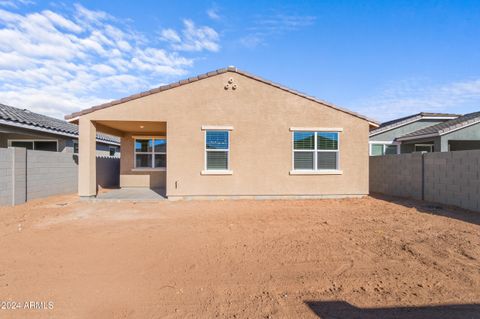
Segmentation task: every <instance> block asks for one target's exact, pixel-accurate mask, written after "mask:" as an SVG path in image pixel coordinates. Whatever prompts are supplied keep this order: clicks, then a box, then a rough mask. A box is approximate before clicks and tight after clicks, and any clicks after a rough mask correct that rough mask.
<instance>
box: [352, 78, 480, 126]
mask: <svg viewBox="0 0 480 319" xmlns="http://www.w3.org/2000/svg"><path fill="white" fill-rule="evenodd" d="M354 104H355V107H354V108H355V109H356V110H358V111H359V112H361V113H363V114H366V115H369V116H371V117H373V118H376V119H378V120H381V121H385V120H391V119H395V118H399V117H402V116H406V115H411V114H415V113H419V112H447V113H464V112H468V111H466V110H471V109H472V108H474V109H475V111H478V110H480V79H469V80H464V81H456V82H450V83H444V84H440V85H438V84H437V85H433V84H430V83H429V82H428V81H426V80H422V79H409V80H405V81H400V82H396V83H392V84H390V85H388V86H387V87H386V88H384V89H383V90H382V91H381V92H380V93H379V94H377V95H376V96H372V97H370V98H368V99H365V100H362V101H357V102H356V103H354Z"/></svg>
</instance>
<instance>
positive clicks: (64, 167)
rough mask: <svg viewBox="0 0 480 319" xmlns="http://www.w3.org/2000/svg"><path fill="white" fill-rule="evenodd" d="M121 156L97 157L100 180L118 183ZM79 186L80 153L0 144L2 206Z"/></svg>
mask: <svg viewBox="0 0 480 319" xmlns="http://www.w3.org/2000/svg"><path fill="white" fill-rule="evenodd" d="M119 177H120V158H114V157H97V183H98V185H100V186H102V187H109V186H117V185H118V184H119ZM77 190H78V155H75V154H72V153H65V152H46V151H32V150H26V149H24V148H0V206H4V205H17V204H22V203H25V202H26V201H28V200H31V199H35V198H42V197H47V196H52V195H60V194H69V193H76V192H77Z"/></svg>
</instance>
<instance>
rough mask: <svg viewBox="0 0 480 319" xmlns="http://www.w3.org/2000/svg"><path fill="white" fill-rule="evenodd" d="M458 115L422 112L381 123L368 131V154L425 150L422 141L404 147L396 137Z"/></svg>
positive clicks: (376, 154)
mask: <svg viewBox="0 0 480 319" xmlns="http://www.w3.org/2000/svg"><path fill="white" fill-rule="evenodd" d="M459 116H460V115H458V114H445V113H425V112H422V113H418V114H414V115H410V116H407V117H402V118H399V119H396V120H393V121H388V122H385V123H382V124H381V125H380V127H378V128H375V129H373V130H371V131H370V138H369V152H370V155H372V156H378V155H386V154H400V153H411V152H414V151H425V150H427V148H426V147H424V145H423V143H417V145H415V144H414V145H413V146H406V147H404V146H401V144H402V143H401V142H400V141H399V140H398V138H399V137H402V136H404V135H406V134H409V133H412V132H415V131H418V130H421V129H424V128H426V127H431V126H433V125H436V124H440V123H444V122H447V121H449V120H452V119H456V118H457V117H459Z"/></svg>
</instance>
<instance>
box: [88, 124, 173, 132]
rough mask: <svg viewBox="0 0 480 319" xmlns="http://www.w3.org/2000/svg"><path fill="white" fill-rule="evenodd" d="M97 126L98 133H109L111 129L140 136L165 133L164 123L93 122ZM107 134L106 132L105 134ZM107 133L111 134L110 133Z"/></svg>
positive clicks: (165, 125)
mask: <svg viewBox="0 0 480 319" xmlns="http://www.w3.org/2000/svg"><path fill="white" fill-rule="evenodd" d="M95 123H96V124H97V125H98V124H100V125H98V126H97V130H98V131H110V130H108V129H113V130H116V131H120V132H124V133H125V132H127V133H136V134H139V135H142V134H150V133H155V134H162V135H165V134H166V132H167V123H166V122H148V121H95ZM105 133H107V132H105ZM108 133H112V132H111V131H110V132H108Z"/></svg>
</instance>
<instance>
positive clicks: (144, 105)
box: [82, 72, 369, 197]
mask: <svg viewBox="0 0 480 319" xmlns="http://www.w3.org/2000/svg"><path fill="white" fill-rule="evenodd" d="M229 78H233V81H234V83H235V84H237V90H225V89H224V86H225V84H227V81H228V79H229ZM82 118H84V119H85V120H87V119H90V120H93V121H126V120H129V121H162V122H167V136H168V142H167V173H166V185H167V196H169V197H175V196H209V195H214V196H232V195H233V196H239V195H240V196H242V195H243V196H249V195H253V196H261V195H267V196H268V195H270V196H272V195H279V196H282V195H297V196H298V195H362V194H368V129H369V125H368V123H367V121H365V120H363V119H360V118H358V117H355V116H352V115H350V114H347V113H344V112H341V111H338V110H335V109H332V108H330V107H328V106H325V105H321V104H319V103H316V102H313V101H311V100H308V99H305V98H303V97H300V96H297V95H294V94H291V93H289V92H286V91H283V90H280V89H278V88H275V87H272V86H270V85H268V84H265V83H261V82H259V81H256V80H253V79H250V78H247V77H245V76H243V75H239V74H237V73H231V72H228V73H224V74H220V75H217V76H214V77H210V78H206V79H203V80H200V81H197V82H194V83H190V84H188V85H184V86H179V87H177V88H174V89H171V90H167V91H164V92H160V93H157V94H153V95H149V96H145V97H142V98H140V99H136V100H131V101H128V102H125V103H123V104H119V105H116V106H113V107H110V108H106V109H101V110H97V111H96V112H94V113H90V114H87V115H84V116H83V117H82ZM202 125H231V126H233V127H234V129H233V131H232V132H231V153H230V159H231V160H230V168H231V170H233V175H226V176H205V175H201V171H202V170H203V169H204V132H203V131H202V130H201V127H202ZM290 127H323V128H338V127H340V128H343V132H341V133H340V134H339V137H340V160H339V163H340V169H341V170H342V171H343V174H342V175H308V176H302V175H295V176H294V175H290V174H289V172H290V170H291V169H292V132H290V130H289V128H290ZM124 143H125V142H124ZM131 152H133V146H132V147H130V146H128V145H126V144H124V145H122V163H124V162H123V161H124V160H125V157H128V156H131V154H130V153H131ZM129 154H130V155H129ZM123 173H124V167H123V165H122V176H123ZM85 174H88V172H85ZM121 183H123V181H121ZM122 185H123V186H126V184H125V183H123V184H122Z"/></svg>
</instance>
